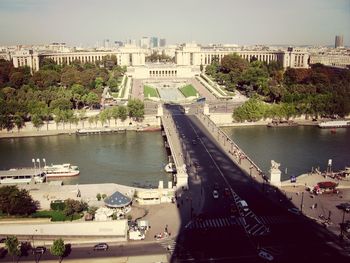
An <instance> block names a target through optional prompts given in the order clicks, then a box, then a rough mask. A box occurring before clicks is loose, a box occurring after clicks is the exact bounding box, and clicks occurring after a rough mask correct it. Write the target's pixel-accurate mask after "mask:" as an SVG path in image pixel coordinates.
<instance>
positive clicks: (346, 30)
mask: <svg viewBox="0 0 350 263" xmlns="http://www.w3.org/2000/svg"><path fill="white" fill-rule="evenodd" d="M336 34H341V35H343V36H344V42H345V44H346V45H349V46H350V0H0V45H9V44H44V43H51V42H66V43H67V44H68V45H79V44H82V45H94V44H95V43H96V42H97V41H99V42H102V41H103V39H110V40H111V41H114V40H126V39H128V38H131V39H140V38H141V37H142V36H159V37H164V38H166V39H167V43H171V44H175V43H182V42H189V41H196V42H197V43H203V44H204V43H236V44H290V45H303V44H312V45H313V44H314V45H329V44H334V38H335V35H336Z"/></svg>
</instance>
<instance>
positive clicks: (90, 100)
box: [82, 92, 99, 107]
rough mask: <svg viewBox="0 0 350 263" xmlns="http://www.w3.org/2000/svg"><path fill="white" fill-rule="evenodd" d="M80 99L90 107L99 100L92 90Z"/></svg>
mask: <svg viewBox="0 0 350 263" xmlns="http://www.w3.org/2000/svg"><path fill="white" fill-rule="evenodd" d="M82 100H83V101H84V103H85V104H87V105H89V106H90V107H92V106H93V105H96V104H98V102H99V99H98V96H97V94H96V93H94V92H89V93H88V94H85V95H84V96H83V98H82Z"/></svg>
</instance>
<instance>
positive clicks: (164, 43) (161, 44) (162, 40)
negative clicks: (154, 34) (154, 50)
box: [159, 38, 166, 47]
mask: <svg viewBox="0 0 350 263" xmlns="http://www.w3.org/2000/svg"><path fill="white" fill-rule="evenodd" d="M159 46H160V47H165V46H166V39H165V38H161V39H160V40H159Z"/></svg>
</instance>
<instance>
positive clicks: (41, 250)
mask: <svg viewBox="0 0 350 263" xmlns="http://www.w3.org/2000/svg"><path fill="white" fill-rule="evenodd" d="M45 251H46V247H41V246H39V247H35V248H33V254H44V253H45Z"/></svg>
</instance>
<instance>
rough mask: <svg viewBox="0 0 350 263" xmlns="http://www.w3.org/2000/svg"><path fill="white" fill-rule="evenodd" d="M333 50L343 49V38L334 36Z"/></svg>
mask: <svg viewBox="0 0 350 263" xmlns="http://www.w3.org/2000/svg"><path fill="white" fill-rule="evenodd" d="M334 47H335V48H339V47H344V40H343V36H335V45H334Z"/></svg>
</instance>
